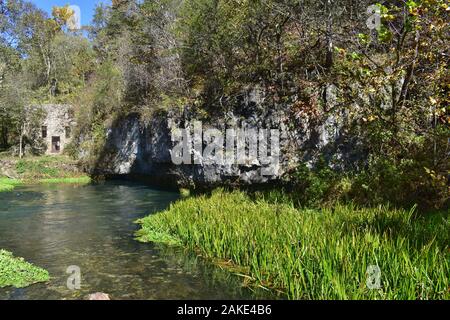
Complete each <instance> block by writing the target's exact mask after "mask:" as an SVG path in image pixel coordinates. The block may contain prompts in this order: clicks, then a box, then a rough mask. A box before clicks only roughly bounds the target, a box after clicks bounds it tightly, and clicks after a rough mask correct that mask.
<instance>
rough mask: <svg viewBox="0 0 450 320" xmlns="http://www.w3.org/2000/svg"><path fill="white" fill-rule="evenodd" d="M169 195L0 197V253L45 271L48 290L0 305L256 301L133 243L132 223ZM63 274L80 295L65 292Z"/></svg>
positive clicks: (7, 291)
mask: <svg viewBox="0 0 450 320" xmlns="http://www.w3.org/2000/svg"><path fill="white" fill-rule="evenodd" d="M178 197H179V196H178V194H177V193H172V192H167V191H161V190H156V189H152V188H149V187H147V186H145V185H141V184H138V183H132V182H124V181H110V182H105V183H101V184H92V185H86V186H73V185H54V186H43V185H37V186H26V187H18V188H16V189H15V190H14V191H13V192H4V193H0V248H2V249H6V250H8V251H11V252H13V253H14V255H15V256H20V257H24V258H25V259H26V260H27V261H29V262H32V263H34V264H36V265H38V266H40V267H42V268H45V269H47V270H48V271H49V273H50V276H51V280H50V281H49V282H48V283H42V284H36V285H32V286H30V287H27V288H24V289H14V288H4V289H0V299H33V300H35V299H57V300H60V299H84V298H85V297H86V296H87V295H88V294H90V293H95V292H104V293H108V294H109V295H110V296H111V297H112V299H256V298H264V297H266V293H265V292H263V291H262V290H257V291H254V290H250V289H248V288H246V287H243V286H242V279H240V278H239V277H238V276H235V275H233V274H231V273H229V272H226V271H223V270H221V269H220V268H218V267H215V266H213V265H212V264H211V263H209V262H208V261H205V260H204V259H202V258H200V257H197V256H196V255H195V254H192V253H189V252H187V251H185V250H183V249H180V248H170V247H167V246H164V245H157V244H142V243H139V242H138V241H135V240H134V237H133V234H134V232H135V231H136V230H137V229H138V226H137V225H136V224H135V223H134V221H135V220H136V219H139V218H141V217H144V216H146V215H148V214H150V213H155V212H157V211H160V210H163V209H165V208H167V207H168V205H169V204H170V203H171V202H173V201H176V200H177V199H178ZM69 266H77V267H79V268H80V271H81V288H80V289H79V290H71V289H69V288H68V286H67V280H68V277H69V276H70V274H69V273H67V271H68V269H67V268H68V267H69Z"/></svg>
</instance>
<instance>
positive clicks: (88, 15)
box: [29, 0, 111, 25]
mask: <svg viewBox="0 0 450 320" xmlns="http://www.w3.org/2000/svg"><path fill="white" fill-rule="evenodd" d="M29 1H30V2H32V3H34V4H35V5H36V6H37V7H39V8H41V9H43V10H45V11H47V12H48V13H49V14H50V15H51V13H52V7H53V6H65V5H66V4H69V5H76V6H78V7H79V8H80V11H81V24H82V25H88V24H90V22H91V21H92V16H93V14H94V9H95V7H96V4H97V3H100V2H103V3H110V2H111V1H109V0H29Z"/></svg>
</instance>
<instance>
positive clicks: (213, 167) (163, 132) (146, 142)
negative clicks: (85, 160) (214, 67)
mask: <svg viewBox="0 0 450 320" xmlns="http://www.w3.org/2000/svg"><path fill="white" fill-rule="evenodd" d="M261 97H262V95H261V94H260V93H258V92H255V90H253V91H251V92H248V93H246V95H244V96H243V97H242V99H241V100H240V101H239V103H237V104H236V107H234V108H231V109H230V110H228V111H227V112H224V113H220V114H216V115H214V116H211V117H210V118H208V119H204V118H202V117H201V115H199V114H197V113H196V112H195V111H193V109H190V108H184V110H180V109H177V110H170V111H167V112H163V113H161V114H158V115H155V116H153V118H152V120H150V121H141V120H140V118H139V116H138V115H137V114H131V115H129V116H128V117H126V118H124V119H120V120H118V121H116V123H115V124H114V125H113V126H112V127H111V128H110V129H109V130H108V132H107V142H106V148H105V150H104V151H103V153H102V155H101V156H100V158H99V161H98V162H97V165H96V167H95V168H93V172H95V173H96V174H102V175H135V176H139V177H141V178H148V179H150V180H152V181H153V182H157V183H160V184H161V183H163V184H166V185H178V186H191V187H192V186H211V185H223V184H263V183H269V182H274V181H277V180H280V179H282V178H283V176H284V175H285V174H286V173H287V172H289V171H290V170H292V169H293V168H295V166H296V165H298V163H300V162H305V163H307V164H308V165H310V166H312V165H314V162H315V161H317V159H318V157H320V156H323V157H325V158H326V160H327V161H328V162H329V163H330V165H331V166H334V167H336V168H337V169H339V168H345V167H347V166H352V165H353V164H354V163H355V162H356V159H357V158H358V155H360V154H361V152H360V150H359V149H361V148H360V147H358V145H357V142H356V140H355V139H351V138H349V137H347V136H346V134H345V132H346V129H345V123H346V114H345V113H341V112H332V113H328V114H326V115H325V114H324V115H322V116H320V117H319V120H317V119H312V117H311V115H308V114H303V113H299V114H298V113H297V114H296V113H295V112H293V110H292V108H291V107H289V108H287V107H284V106H283V105H281V104H274V103H268V102H267V101H265V100H264V98H261ZM195 121H202V124H203V130H204V131H205V130H207V129H212V128H214V129H218V130H219V131H221V132H223V133H224V135H225V132H226V129H228V128H242V129H246V130H250V131H251V130H252V129H255V130H258V129H261V128H263V129H277V130H278V131H279V145H280V154H279V167H277V168H274V167H273V166H276V164H275V163H273V162H272V163H263V162H262V161H260V160H258V159H256V160H255V161H249V162H247V163H242V164H230V163H217V162H216V163H215V162H214V161H211V159H209V157H211V155H206V156H205V154H201V153H200V154H197V161H196V164H194V163H193V164H181V165H176V164H174V162H173V159H172V153H173V152H174V148H175V147H176V146H177V143H178V142H177V141H175V140H174V135H173V133H174V130H176V129H177V128H190V129H191V132H192V131H193V127H194V122H195ZM204 143H205V142H204ZM250 148H251V141H247V142H246V145H245V149H246V151H247V152H248V151H249V149H250ZM268 148H269V149H270V146H268ZM271 169H278V170H272V171H273V172H275V174H273V175H267V174H264V172H265V171H267V170H269V171H271Z"/></svg>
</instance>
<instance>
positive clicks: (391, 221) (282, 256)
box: [137, 190, 450, 299]
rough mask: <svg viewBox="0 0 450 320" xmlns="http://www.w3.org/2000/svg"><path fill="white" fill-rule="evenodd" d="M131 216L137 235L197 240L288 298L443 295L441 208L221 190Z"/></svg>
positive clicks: (194, 246)
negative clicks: (300, 202) (311, 206)
mask: <svg viewBox="0 0 450 320" xmlns="http://www.w3.org/2000/svg"><path fill="white" fill-rule="evenodd" d="M138 222H139V223H140V224H141V225H142V229H141V230H140V231H139V232H138V234H137V236H138V239H139V240H140V241H142V242H160V243H166V244H169V245H179V246H184V247H187V248H189V249H191V250H195V251H197V252H199V253H200V254H201V255H202V256H204V257H207V258H211V259H213V261H215V262H217V263H219V264H220V265H221V266H223V267H225V268H227V269H230V270H231V271H232V272H234V273H236V274H238V275H240V276H242V277H243V279H244V281H245V282H246V283H247V284H251V285H256V286H262V287H265V288H268V289H270V290H275V291H278V292H281V293H282V294H283V295H284V296H287V297H288V298H290V299H448V298H450V296H449V292H448V282H449V279H448V275H449V262H448V261H449V260H448V258H449V253H448V243H449V235H448V225H449V223H450V220H449V216H448V214H445V213H435V214H429V215H416V214H415V211H414V210H411V211H409V212H408V211H404V210H396V209H391V208H388V207H382V206H380V207H378V208H357V207H355V206H352V205H346V206H344V205H336V206H335V207H333V208H330V209H317V210H307V209H302V210H300V209H297V208H295V207H294V206H293V205H291V204H290V203H288V202H286V201H285V200H284V201H282V202H279V203H277V202H276V201H273V200H272V201H271V202H268V201H266V200H264V199H257V200H252V199H251V198H250V197H249V196H247V195H246V194H245V193H243V192H239V191H234V192H226V191H223V190H218V191H215V192H213V193H212V195H209V196H208V195H202V196H198V197H192V198H187V199H184V200H181V201H179V202H176V203H175V204H172V205H171V206H170V208H169V209H168V210H166V211H164V212H160V213H158V214H156V215H151V216H148V217H146V218H144V219H141V220H139V221H138ZM378 268H379V271H380V273H379V274H380V277H379V279H380V282H379V283H378V282H377V269H378ZM368 282H369V284H368Z"/></svg>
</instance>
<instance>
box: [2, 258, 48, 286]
mask: <svg viewBox="0 0 450 320" xmlns="http://www.w3.org/2000/svg"><path fill="white" fill-rule="evenodd" d="M49 279H50V276H49V274H48V272H47V271H46V270H44V269H42V268H39V267H36V266H34V265H32V264H31V263H29V262H26V261H25V260H24V259H23V258H17V257H14V256H13V254H12V253H11V252H8V251H6V250H1V249H0V288H4V287H9V286H13V287H16V288H24V287H27V286H29V285H32V284H35V283H39V282H46V281H48V280H49Z"/></svg>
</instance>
